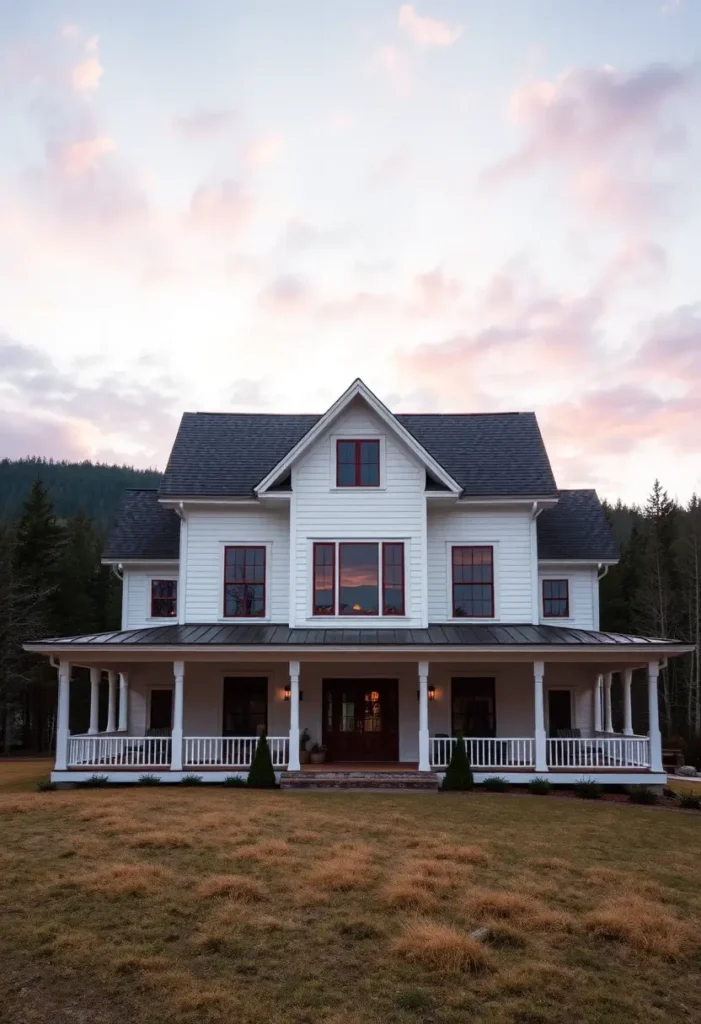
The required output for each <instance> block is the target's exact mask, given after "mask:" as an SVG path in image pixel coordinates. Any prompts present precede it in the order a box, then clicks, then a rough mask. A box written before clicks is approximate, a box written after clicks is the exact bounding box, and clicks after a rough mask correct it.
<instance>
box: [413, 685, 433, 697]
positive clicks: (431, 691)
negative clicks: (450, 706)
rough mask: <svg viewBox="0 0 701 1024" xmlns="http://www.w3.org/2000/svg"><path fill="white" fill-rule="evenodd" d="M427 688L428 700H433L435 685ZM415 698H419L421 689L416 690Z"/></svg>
mask: <svg viewBox="0 0 701 1024" xmlns="http://www.w3.org/2000/svg"><path fill="white" fill-rule="evenodd" d="M427 690H428V699H429V700H435V699H436V688H435V686H428V687H427ZM416 699H417V700H421V690H417V691H416Z"/></svg>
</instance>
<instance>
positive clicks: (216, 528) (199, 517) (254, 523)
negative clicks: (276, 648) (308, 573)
mask: <svg viewBox="0 0 701 1024" xmlns="http://www.w3.org/2000/svg"><path fill="white" fill-rule="evenodd" d="M227 544H269V545H270V549H269V552H268V558H267V567H266V605H267V616H266V617H267V618H268V619H270V620H271V621H273V622H286V621H287V616H288V602H289V580H290V547H289V544H290V535H289V509H288V508H287V507H286V506H285V507H282V508H278V507H275V508H266V507H263V506H254V505H246V506H242V507H241V508H240V509H238V508H231V507H229V508H227V509H226V510H214V509H211V510H203V511H199V510H198V511H196V512H195V511H191V512H189V514H188V526H187V556H186V557H187V571H186V590H187V593H186V595H185V602H186V603H185V620H186V622H217V621H218V620H220V619H221V618H222V617H223V593H224V547H225V546H226V545H227Z"/></svg>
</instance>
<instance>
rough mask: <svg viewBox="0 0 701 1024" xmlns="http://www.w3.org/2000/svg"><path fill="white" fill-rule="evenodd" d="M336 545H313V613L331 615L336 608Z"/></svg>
mask: <svg viewBox="0 0 701 1024" xmlns="http://www.w3.org/2000/svg"><path fill="white" fill-rule="evenodd" d="M335 562H336V547H335V545H334V544H315V545H314V606H313V612H314V615H333V614H334V612H335V610H336V602H335V601H334V589H335V587H336V573H335V571H334V570H335Z"/></svg>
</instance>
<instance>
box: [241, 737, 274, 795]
mask: <svg viewBox="0 0 701 1024" xmlns="http://www.w3.org/2000/svg"><path fill="white" fill-rule="evenodd" d="M246 783H247V785H249V786H254V787H255V788H256V789H274V788H275V787H276V786H277V782H276V780H275V772H274V770H273V761H272V758H271V757H270V747H269V746H268V738H267V736H266V735H265V731H263V732H261V734H260V736H259V737H258V745H257V747H256V752H255V754H254V755H253V761H252V762H251V768H250V771H249V773H248V779H247V780H246Z"/></svg>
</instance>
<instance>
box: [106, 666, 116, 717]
mask: <svg viewBox="0 0 701 1024" xmlns="http://www.w3.org/2000/svg"><path fill="white" fill-rule="evenodd" d="M107 683H108V685H109V694H108V697H107V729H106V730H105V731H106V732H116V731H117V673H116V672H112V671H111V670H110V671H109V672H108V673H107Z"/></svg>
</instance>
